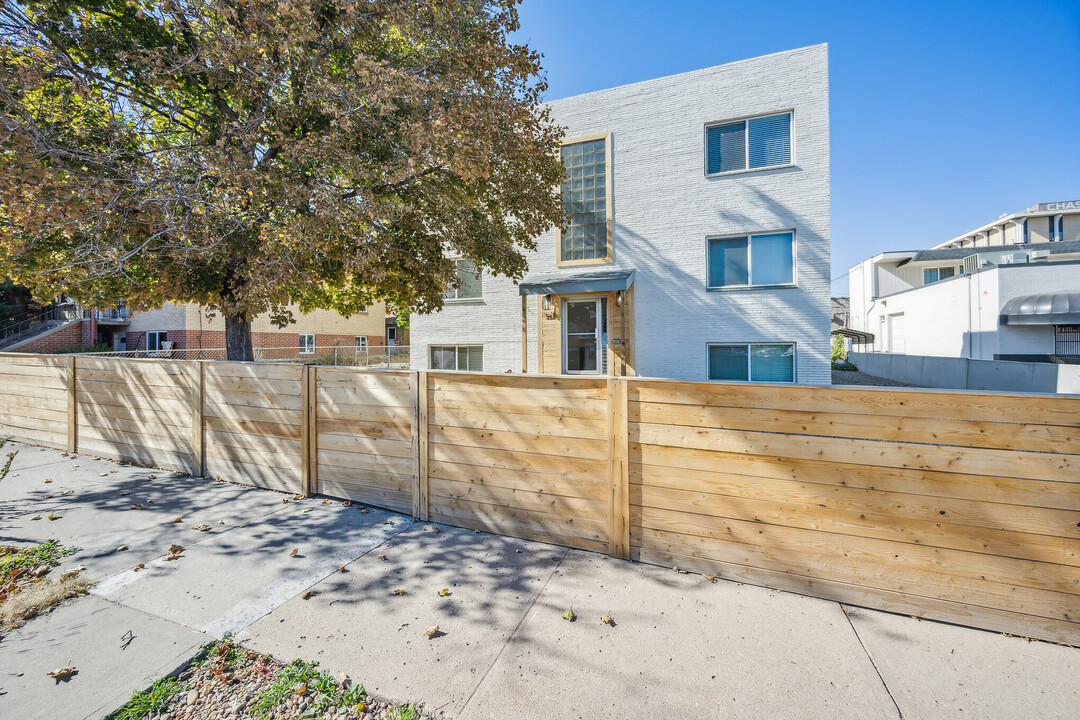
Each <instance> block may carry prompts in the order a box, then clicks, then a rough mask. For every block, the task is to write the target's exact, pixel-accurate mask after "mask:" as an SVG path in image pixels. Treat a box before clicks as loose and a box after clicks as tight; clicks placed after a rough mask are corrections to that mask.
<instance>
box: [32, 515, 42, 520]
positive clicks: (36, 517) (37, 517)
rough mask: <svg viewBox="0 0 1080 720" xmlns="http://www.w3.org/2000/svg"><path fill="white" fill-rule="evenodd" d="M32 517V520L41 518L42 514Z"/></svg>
mask: <svg viewBox="0 0 1080 720" xmlns="http://www.w3.org/2000/svg"><path fill="white" fill-rule="evenodd" d="M30 519H31V520H40V519H41V516H40V515H35V516H34V517H32V518H30Z"/></svg>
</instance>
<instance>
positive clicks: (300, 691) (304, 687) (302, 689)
mask: <svg viewBox="0 0 1080 720" xmlns="http://www.w3.org/2000/svg"><path fill="white" fill-rule="evenodd" d="M306 692H307V683H304V684H302V685H301V686H300V687H298V688H296V694H297V695H303V694H304V693H306Z"/></svg>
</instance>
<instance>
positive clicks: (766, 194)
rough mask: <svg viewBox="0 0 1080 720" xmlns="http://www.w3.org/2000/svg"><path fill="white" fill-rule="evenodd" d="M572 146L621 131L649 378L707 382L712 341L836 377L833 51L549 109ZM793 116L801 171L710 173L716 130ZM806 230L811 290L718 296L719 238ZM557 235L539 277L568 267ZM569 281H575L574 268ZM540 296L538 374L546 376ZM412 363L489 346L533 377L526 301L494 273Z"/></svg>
mask: <svg viewBox="0 0 1080 720" xmlns="http://www.w3.org/2000/svg"><path fill="white" fill-rule="evenodd" d="M550 105H551V108H552V111H553V115H554V118H555V121H556V122H558V123H559V124H561V125H563V126H565V127H566V128H567V131H566V136H567V137H568V138H573V137H577V136H581V135H589V134H593V133H601V132H610V133H611V134H612V151H613V152H612V158H613V160H612V162H613V165H612V172H613V192H612V212H613V218H614V239H613V244H614V262H613V264H612V265H611V266H598V267H613V268H634V269H636V270H637V274H636V280H635V297H634V310H635V319H634V321H635V335H636V338H635V348H634V350H635V356H636V365H637V373H638V375H641V376H651V377H670V378H680V379H691V380H703V379H706V378H707V350H706V345H707V343H710V342H759V341H769V342H771V341H778V342H795V343H796V344H797V346H798V369H797V379H798V381H799V382H802V383H820V384H827V383H829V382H830V373H829V290H830V283H829V202H830V195H829V110H828V59H827V49H826V46H825V45H817V46H813V47H808V48H802V49H799V50H793V51H789V52H783V53H778V54H775V55H769V56H765V57H760V58H754V59H751V60H744V61H740V62H736V63H731V64H729V65H722V66H719V67H714V68H709V69H706V70H698V71H695V72H691V73H686V74H683V75H676V76H672V77H667V78H661V79H659V80H651V81H648V82H643V83H637V84H634V85H627V86H625V87H619V88H614V89H611V90H604V91H600V92H595V93H589V94H587V95H581V96H578V97H572V98H567V99H564V100H557V101H554V102H552V103H550ZM789 109H790V110H793V111H794V126H793V127H794V153H795V158H794V160H795V166H794V167H792V168H786V169H777V170H768V171H763V172H750V173H744V174H736V175H728V176H724V177H715V178H706V177H705V174H704V162H705V161H704V152H705V151H704V147H705V141H704V137H705V125H706V124H708V123H713V122H717V121H722V120H726V119H733V118H740V117H744V116H748V115H756V114H762V113H769V112H774V111H782V110H789ZM787 228H794V229H795V230H796V236H797V246H798V263H797V280H798V287H796V288H790V289H761V290H745V291H728V292H707V291H706V290H705V282H706V278H705V272H706V265H705V262H706V238H707V237H709V236H714V235H726V234H738V233H751V232H759V231H769V230H778V229H787ZM555 242H556V232H555V231H554V230H552V231H550V232H548V233H545V234H544V235H543V236H541V237H540V238H538V245H539V250H538V251H537V252H535V253H530V255H529V273H530V274H532V275H549V274H552V273H555V272H557V271H558V269H557V268H556V266H555ZM561 273H562V274H565V275H568V276H569V275H572V274H573V273H574V268H566V269H564V270H562V271H561ZM535 309H536V305H535V299H533V298H530V301H529V313H530V316H529V330H530V333H529V335H530V337H529V343H530V351H529V367H530V370H531V371H535V369H536V338H535V330H536V317H535V315H536V313H535ZM412 343H413V346H414V353H413V362H414V366H415V367H426V365H427V362H428V353H427V347H428V346H430V345H442V344H474V343H482V344H483V345H484V360H485V367H484V369H485V370H486V371H488V372H505V371H507V370H512V371H514V372H520V370H521V300H520V297H519V295H518V292H517V288H516V286H515V285H514V284H513V283H512V282H510V281H509V280H506V279H505V278H493V277H490V276H486V277H485V278H484V300H483V302H481V303H471V304H461V305H447V306H446V307H445V308H444V309H443V310H442V311H441V312H439V313H436V314H433V315H429V316H414V317H413V318H412Z"/></svg>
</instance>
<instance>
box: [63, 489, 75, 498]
mask: <svg viewBox="0 0 1080 720" xmlns="http://www.w3.org/2000/svg"><path fill="white" fill-rule="evenodd" d="M74 494H75V491H74V490H65V491H64V492H62V493H60V497H64V496H65V495H74Z"/></svg>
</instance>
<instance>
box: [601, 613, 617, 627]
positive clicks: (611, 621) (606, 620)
mask: <svg viewBox="0 0 1080 720" xmlns="http://www.w3.org/2000/svg"><path fill="white" fill-rule="evenodd" d="M600 622H602V623H604V624H605V625H610V626H611V627H615V618H613V617H611V613H610V612H609V613H605V614H604V615H601V616H600Z"/></svg>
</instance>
